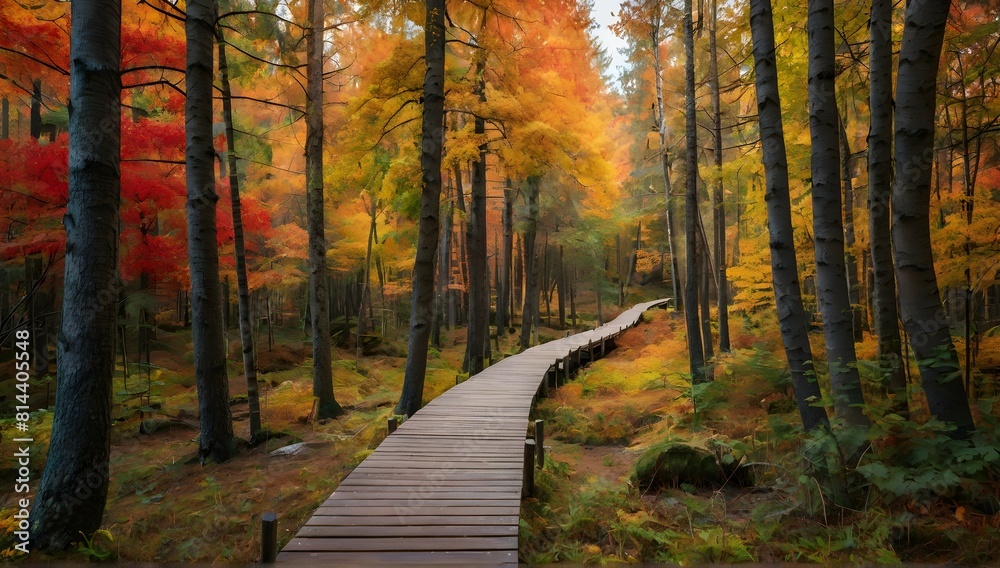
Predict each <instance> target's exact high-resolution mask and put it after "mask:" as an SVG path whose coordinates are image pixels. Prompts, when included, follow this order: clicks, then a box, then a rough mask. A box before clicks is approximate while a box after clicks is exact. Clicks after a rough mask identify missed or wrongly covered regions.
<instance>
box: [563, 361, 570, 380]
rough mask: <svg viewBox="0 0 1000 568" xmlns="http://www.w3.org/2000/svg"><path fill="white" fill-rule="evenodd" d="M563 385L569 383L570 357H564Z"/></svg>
mask: <svg viewBox="0 0 1000 568" xmlns="http://www.w3.org/2000/svg"><path fill="white" fill-rule="evenodd" d="M562 362H563V384H566V383H568V382H569V355H567V356H565V357H563V360H562Z"/></svg>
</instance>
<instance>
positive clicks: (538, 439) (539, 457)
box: [535, 420, 545, 469]
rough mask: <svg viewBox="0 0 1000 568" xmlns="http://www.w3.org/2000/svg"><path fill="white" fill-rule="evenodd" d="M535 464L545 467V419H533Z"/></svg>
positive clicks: (541, 467)
mask: <svg viewBox="0 0 1000 568" xmlns="http://www.w3.org/2000/svg"><path fill="white" fill-rule="evenodd" d="M535 462H537V463H536V464H535V465H537V466H538V469H545V421H544V420H535Z"/></svg>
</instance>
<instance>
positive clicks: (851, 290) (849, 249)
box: [838, 114, 864, 343]
mask: <svg viewBox="0 0 1000 568" xmlns="http://www.w3.org/2000/svg"><path fill="white" fill-rule="evenodd" d="M844 119H845V117H844V115H843V114H841V115H840V120H839V121H838V122H839V137H840V177H841V179H842V180H843V183H844V262H845V263H846V268H847V293H848V298H849V299H850V302H851V313H852V314H853V319H852V325H853V327H854V341H855V342H856V343H860V342H861V340H862V339H864V333H863V332H864V321H863V320H862V314H861V295H860V294H861V284H860V282H858V259H857V258H856V257H855V256H854V180H853V172H852V168H851V144H850V141H849V140H848V139H847V125H846V124H845V122H844Z"/></svg>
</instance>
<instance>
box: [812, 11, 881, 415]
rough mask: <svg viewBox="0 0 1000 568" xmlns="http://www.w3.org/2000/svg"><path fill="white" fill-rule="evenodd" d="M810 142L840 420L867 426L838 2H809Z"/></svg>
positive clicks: (820, 290)
mask: <svg viewBox="0 0 1000 568" xmlns="http://www.w3.org/2000/svg"><path fill="white" fill-rule="evenodd" d="M808 30H809V137H810V140H811V142H812V160H811V161H812V202H813V233H814V236H815V245H814V248H815V254H816V288H817V300H818V301H819V307H820V313H821V314H822V317H823V334H824V336H825V337H826V357H827V361H828V362H829V365H830V388H831V390H832V391H833V404H834V411H835V412H836V415H837V418H840V419H842V420H844V422H845V424H847V425H848V426H867V425H868V419H867V418H866V417H865V414H864V412H863V411H862V409H861V406H862V405H863V404H864V402H865V400H864V395H863V393H862V392H861V378H860V376H859V375H858V369H857V355H856V353H855V350H854V322H853V319H852V315H851V313H852V312H851V301H850V297H849V294H848V290H847V274H846V269H845V267H844V222H843V217H842V215H843V213H842V211H843V207H842V199H841V188H840V133H839V129H838V120H839V119H838V116H837V115H838V113H837V101H836V98H835V96H834V78H835V68H834V64H835V60H834V56H835V53H834V43H833V42H834V17H833V0H809V19H808Z"/></svg>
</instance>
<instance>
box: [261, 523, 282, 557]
mask: <svg viewBox="0 0 1000 568" xmlns="http://www.w3.org/2000/svg"><path fill="white" fill-rule="evenodd" d="M277 558H278V515H276V514H274V513H264V514H263V515H261V516H260V561H261V564H274V561H275V560H276V559H277Z"/></svg>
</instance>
